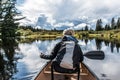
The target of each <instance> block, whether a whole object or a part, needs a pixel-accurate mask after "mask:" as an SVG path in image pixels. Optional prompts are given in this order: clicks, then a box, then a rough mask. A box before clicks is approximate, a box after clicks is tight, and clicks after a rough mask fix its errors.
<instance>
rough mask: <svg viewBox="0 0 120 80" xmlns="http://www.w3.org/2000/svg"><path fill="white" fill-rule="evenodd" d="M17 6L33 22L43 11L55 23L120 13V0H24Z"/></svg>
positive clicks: (112, 15)
mask: <svg viewBox="0 0 120 80" xmlns="http://www.w3.org/2000/svg"><path fill="white" fill-rule="evenodd" d="M18 1H19V0H18ZM17 8H18V9H19V10H20V11H21V12H22V14H23V15H24V16H26V17H27V19H29V20H30V21H31V22H32V23H35V22H36V20H37V18H38V17H39V16H40V14H41V13H43V14H45V15H47V16H49V17H50V18H49V22H50V21H53V22H52V23H54V22H55V21H56V22H59V21H65V20H71V19H75V18H78V17H80V16H87V17H91V18H95V19H98V18H112V17H114V16H118V15H119V13H120V2H119V0H92V1H91V0H40V1H38V0H24V3H22V4H21V5H18V6H17ZM54 20H55V21H54Z"/></svg>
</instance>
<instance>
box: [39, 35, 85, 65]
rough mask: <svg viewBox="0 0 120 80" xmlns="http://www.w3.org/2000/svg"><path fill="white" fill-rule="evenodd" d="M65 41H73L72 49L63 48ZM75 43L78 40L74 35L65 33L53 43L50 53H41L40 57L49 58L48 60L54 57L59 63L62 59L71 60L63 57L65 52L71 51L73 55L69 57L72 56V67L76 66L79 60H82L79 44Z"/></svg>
mask: <svg viewBox="0 0 120 80" xmlns="http://www.w3.org/2000/svg"><path fill="white" fill-rule="evenodd" d="M65 42H74V50H72V51H71V50H70V49H69V50H67V49H66V48H64V47H65V46H64V43H65ZM77 43H78V40H77V39H76V38H75V37H73V36H70V35H65V36H64V37H63V38H62V40H61V42H59V43H57V44H56V45H55V47H54V48H53V50H52V52H51V54H50V55H44V54H42V55H41V58H44V59H50V60H53V59H54V61H57V62H58V63H61V61H62V60H63V59H64V60H68V62H71V61H70V60H69V59H65V58H64V56H65V53H66V52H67V53H71V52H73V55H72V57H70V58H72V60H73V67H76V66H77V65H78V64H79V62H82V61H83V53H82V50H81V48H80V46H79V45H78V44H77ZM67 56H69V55H67Z"/></svg>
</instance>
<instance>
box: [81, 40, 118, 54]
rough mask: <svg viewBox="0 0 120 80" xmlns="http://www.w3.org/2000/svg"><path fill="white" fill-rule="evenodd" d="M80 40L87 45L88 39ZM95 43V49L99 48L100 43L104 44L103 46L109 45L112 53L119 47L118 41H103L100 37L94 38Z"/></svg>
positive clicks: (100, 46)
mask: <svg viewBox="0 0 120 80" xmlns="http://www.w3.org/2000/svg"><path fill="white" fill-rule="evenodd" d="M82 41H84V42H85V44H86V45H87V44H88V42H89V41H91V40H89V39H83V40H82ZM95 44H96V48H97V50H101V48H102V44H104V45H105V46H108V47H110V50H111V52H112V53H114V51H117V52H118V53H119V48H120V43H118V42H115V41H114V42H109V41H103V40H101V39H95Z"/></svg>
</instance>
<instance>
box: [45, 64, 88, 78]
mask: <svg viewBox="0 0 120 80" xmlns="http://www.w3.org/2000/svg"><path fill="white" fill-rule="evenodd" d="M50 65H51V64H49V66H48V67H46V68H45V69H44V73H45V74H51V66H50ZM54 74H56V75H57V74H59V75H74V76H77V74H76V73H73V74H69V73H68V74H67V73H59V72H54ZM80 75H88V71H87V70H86V69H85V68H84V67H83V66H82V65H81V64H80Z"/></svg>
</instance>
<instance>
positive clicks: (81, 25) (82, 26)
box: [74, 23, 87, 29]
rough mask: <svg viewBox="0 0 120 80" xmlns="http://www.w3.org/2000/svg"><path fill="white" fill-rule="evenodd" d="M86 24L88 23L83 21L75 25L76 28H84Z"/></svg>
mask: <svg viewBox="0 0 120 80" xmlns="http://www.w3.org/2000/svg"><path fill="white" fill-rule="evenodd" d="M86 25H87V24H86V23H81V24H79V25H77V26H75V27H74V29H82V28H84V27H85V26H86Z"/></svg>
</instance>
